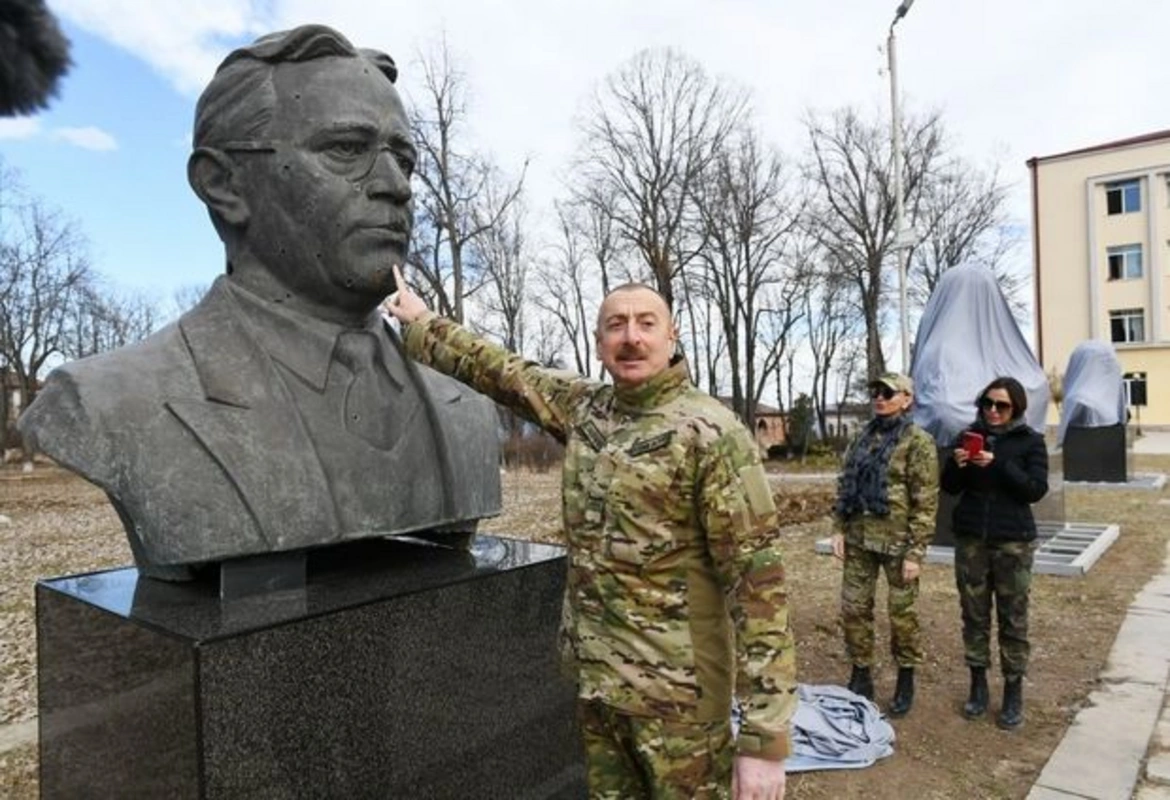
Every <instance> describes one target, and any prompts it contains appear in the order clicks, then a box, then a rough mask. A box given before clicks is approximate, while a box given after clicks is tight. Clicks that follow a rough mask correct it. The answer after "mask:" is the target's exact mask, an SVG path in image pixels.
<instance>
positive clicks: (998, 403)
mask: <svg viewBox="0 0 1170 800" xmlns="http://www.w3.org/2000/svg"><path fill="white" fill-rule="evenodd" d="M977 405H978V406H979V407H980V408H981V409H983V410H984V411H990V410H991V409H993V408H994V409H995V410H996V411H998V412H999V413H1001V414H1006V413H1007V412H1009V411H1011V410H1012V404H1011V403H1009V402H1007V401H1006V400H992V399H991V398H990V397H980V398H979V402H978V403H977Z"/></svg>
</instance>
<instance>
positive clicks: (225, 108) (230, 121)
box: [192, 25, 398, 147]
mask: <svg viewBox="0 0 1170 800" xmlns="http://www.w3.org/2000/svg"><path fill="white" fill-rule="evenodd" d="M330 57H336V58H364V59H366V60H367V61H369V62H370V63H371V64H372V65H373V66H374V67H376V68H377V69H378V71H380V72H381V73H382V74H383V75H385V76H386V78H387V79H388V80H389V81H390V82H391V83H394V81H395V80H397V79H398V68H397V66H395V64H394V59H392V58H390V56H388V55H386V54H385V53H382V52H379V51H377V50H367V49H361V48H357V47H354V46H353V45H352V44H351V43H350V41H349V39H347V38H345V36H343V35H342V34H340V33H338V32H337V31H335V30H333V29H332V28H329V27H326V26H325V25H302V26H300V27H299V28H293V29H292V30H287V31H278V32H277V33H270V34H268V35H266V36H262V37H260V38H259V39H257V40H256V41H255V42H253V43H252V44H250V45H248V46H246V47H240V48H237V49H236V50H233V51H232V52H231V53H229V54H228V56H227V58H225V59H224V60H223V63H221V64H220V65H219V67H218V69H216V71H215V77H213V78H212V79H211V82H210V83H208V84H207V88H205V89H204V90H203V94H202V95H200V96H199V102H198V103H197V104H196V106H195V130H194V135H193V137H192V145H193V146H194V147H215V145H216V144H217V143H220V142H227V141H231V140H235V139H248V138H259V137H262V136H263V135H264V134H265V133H266V131H267V129H268V124H269V123H270V122H271V121H272V117H273V115H274V113H275V110H276V88H275V86H274V85H273V73H274V71H275V68H276V65H278V64H283V63H293V62H299V61H313V60H314V59H318V58H330Z"/></svg>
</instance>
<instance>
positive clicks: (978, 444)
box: [963, 431, 983, 458]
mask: <svg viewBox="0 0 1170 800" xmlns="http://www.w3.org/2000/svg"><path fill="white" fill-rule="evenodd" d="M963 449H964V450H966V451H967V458H974V457H975V456H977V455H979V454H980V453H981V452H983V434H981V433H975V432H974V431H966V432H965V433H964V434H963Z"/></svg>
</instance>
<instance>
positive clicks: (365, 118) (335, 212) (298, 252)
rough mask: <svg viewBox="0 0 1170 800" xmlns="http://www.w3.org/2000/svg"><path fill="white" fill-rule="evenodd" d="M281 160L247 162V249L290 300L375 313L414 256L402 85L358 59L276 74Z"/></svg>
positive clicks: (273, 136)
mask: <svg viewBox="0 0 1170 800" xmlns="http://www.w3.org/2000/svg"><path fill="white" fill-rule="evenodd" d="M275 86H276V92H277V97H278V101H277V106H276V111H275V116H274V117H273V119H272V121H271V123H270V124H269V126H268V130H267V132H266V133H265V137H264V138H265V143H266V144H270V145H271V147H272V150H271V151H269V152H261V153H256V154H253V155H244V156H243V163H244V165H245V167H246V169H245V172H244V173H243V179H242V183H243V184H244V185H243V187H242V191H243V193H244V195H245V197H246V198H247V201H248V208H249V212H250V215H249V219H248V223H247V227H246V230H245V231H244V236H245V243H246V246H247V247H248V248H249V249H250V250H251V252H252V253H253V254H254V255H255V256H257V257H258V259H259V260H260V262H261V263H262V264H263V265H264V267H265V268H266V269H267V270H268V271H269V272H270V273H271V274H272V275H273V277H275V278H276V280H277V281H278V282H279V283H280V284H281V285H282V286H283V287H284V288H285V289H286V290H287V291H288V292H289V293H290V295H292V296H295V297H300V298H305V299H310V300H311V301H312V303H313V304H315V305H325V306H332V307H338V308H344V309H350V310H353V309H358V310H362V309H366V308H372V307H373V306H374V305H376V304H377V303H378V302H379V301H380V300H381V299H382V298H383V297H385V295H387V294H389V293H390V292H392V291H393V290H394V280H393V276H392V272H391V265H392V264H395V263H397V264H402V263H403V262H404V261H405V259H406V256H407V252H408V247H409V241H410V230H411V225H412V222H413V208H412V204H411V190H410V176H411V173H412V171H413V169H414V164H415V158H416V153H415V149H414V147H413V146H412V144H411V137H410V128H409V125H408V124H407V119H406V112H405V110H404V109H403V106H402V101H401V99H399V97H398V92H397V91H396V90H395V88H394V86H393V85H392V84H391V83H390V82H389V80H387V79H386V77H385V76H384V75H382V74H381V73H380V72H379V71H378V70H377V69H376V68H375V67H374V66H373V65H371V64H370V63H368V62H367V61H366V60H365V59H360V58H324V59H317V60H314V61H308V62H303V63H291V64H281V65H279V66H278V67H277V68H276V76H275Z"/></svg>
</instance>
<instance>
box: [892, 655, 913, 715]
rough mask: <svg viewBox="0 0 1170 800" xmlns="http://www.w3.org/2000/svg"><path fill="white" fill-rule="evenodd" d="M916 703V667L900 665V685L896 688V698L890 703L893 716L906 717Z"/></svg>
mask: <svg viewBox="0 0 1170 800" xmlns="http://www.w3.org/2000/svg"><path fill="white" fill-rule="evenodd" d="M912 705H914V667H898V685H897V686H896V687H895V688H894V699H893V701H892V702H891V703H890V709H889V715H890V716H891V717H904V716H906V715H907V714H909V713H910V707H911V706H912Z"/></svg>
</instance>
